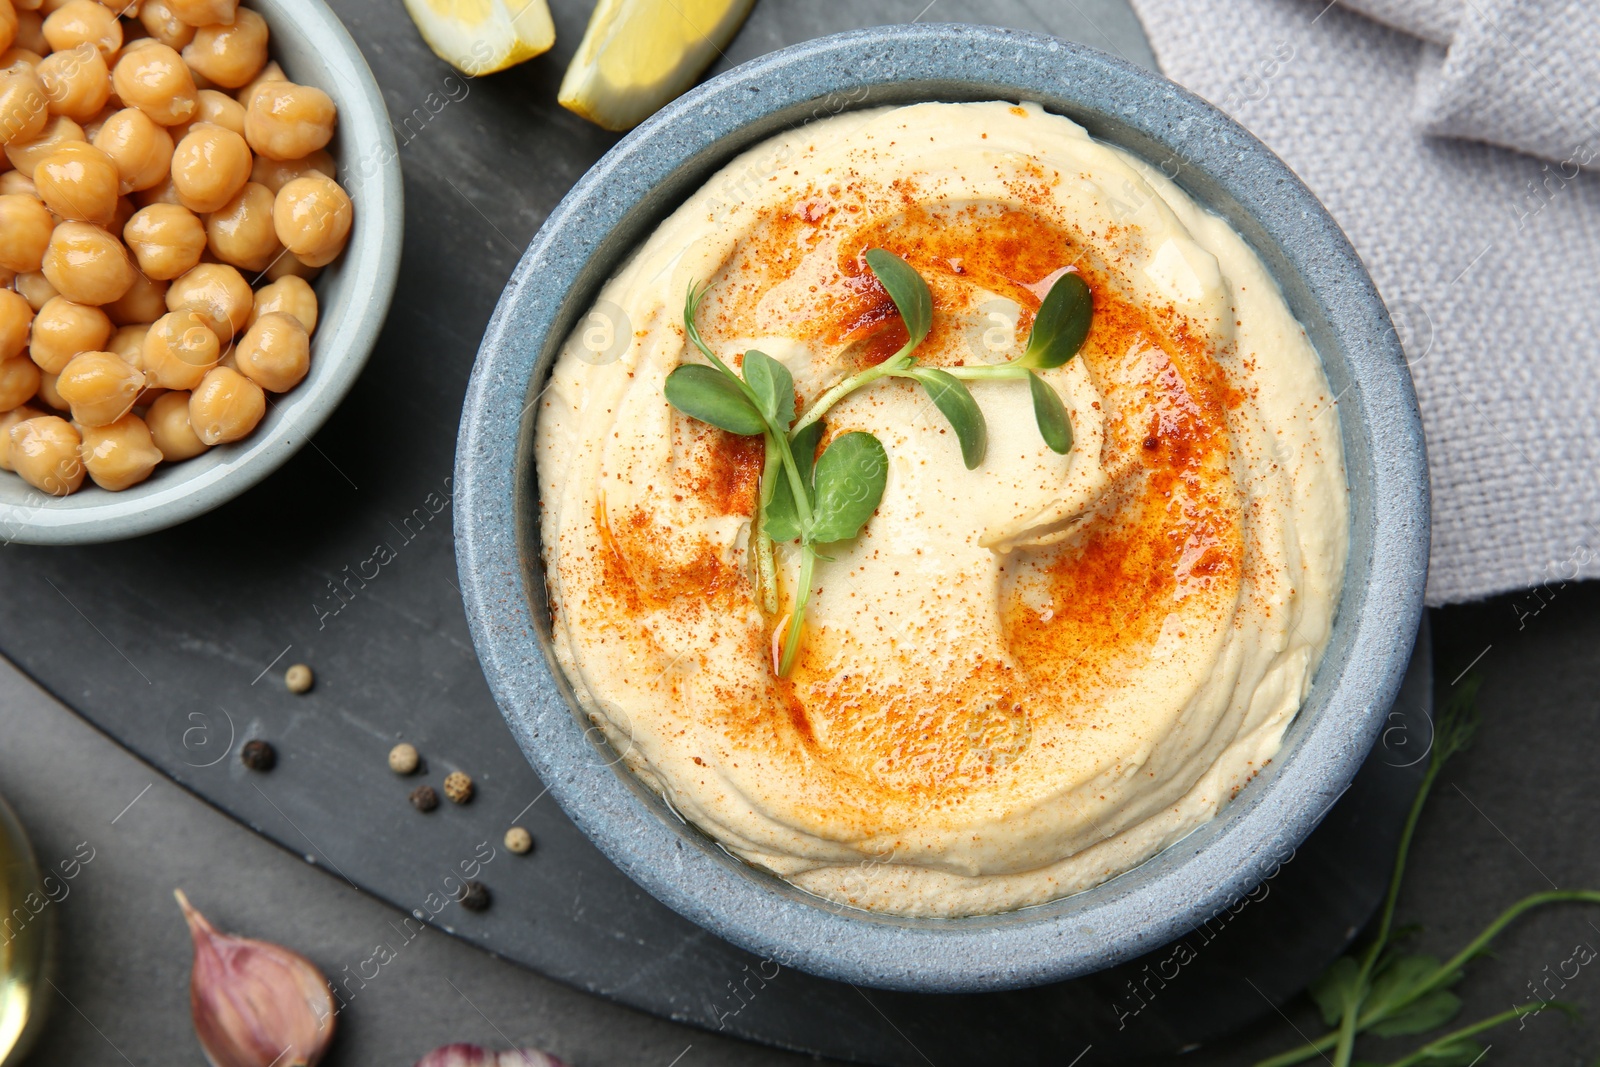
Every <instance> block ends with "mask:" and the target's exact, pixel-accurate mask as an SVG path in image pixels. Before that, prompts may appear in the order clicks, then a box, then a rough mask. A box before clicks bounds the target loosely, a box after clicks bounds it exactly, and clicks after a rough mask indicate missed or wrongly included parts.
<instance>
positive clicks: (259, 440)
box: [0, 0, 404, 545]
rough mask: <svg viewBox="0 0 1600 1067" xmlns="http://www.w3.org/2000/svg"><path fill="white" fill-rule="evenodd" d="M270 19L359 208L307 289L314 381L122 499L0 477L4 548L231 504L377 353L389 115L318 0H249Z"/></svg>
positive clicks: (386, 254)
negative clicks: (51, 492) (50, 492)
mask: <svg viewBox="0 0 1600 1067" xmlns="http://www.w3.org/2000/svg"><path fill="white" fill-rule="evenodd" d="M246 6H247V7H251V8H254V9H255V10H256V11H258V12H260V14H261V16H262V17H263V18H265V19H266V20H267V27H268V29H269V30H270V31H271V35H272V46H271V47H272V58H274V59H275V60H277V61H278V63H279V64H280V65H281V66H282V67H283V69H284V73H286V74H288V75H289V77H290V78H292V79H293V80H295V81H298V82H302V83H304V84H307V85H315V86H316V87H317V88H319V89H321V90H323V91H324V92H326V93H327V94H328V95H329V96H331V97H333V102H334V103H335V104H336V105H338V108H339V123H338V126H337V127H336V128H335V132H334V138H333V143H332V144H330V145H329V146H328V150H329V151H330V152H332V153H333V156H334V158H335V159H336V160H338V162H339V181H340V184H342V185H343V186H344V187H345V189H346V191H348V192H349V193H350V196H351V198H352V199H353V200H354V202H355V217H354V219H353V221H352V224H351V229H350V242H349V244H348V245H347V246H346V247H345V251H344V254H343V255H341V256H340V257H339V258H338V259H337V260H335V261H334V262H333V263H332V264H330V265H329V266H328V267H327V268H326V269H325V270H323V272H322V273H321V274H320V275H319V276H318V277H317V280H316V281H315V282H314V283H313V285H314V286H315V288H316V291H317V302H318V304H319V306H320V307H319V315H318V320H317V330H316V333H315V334H314V335H313V336H312V339H311V372H310V373H309V374H308V375H307V376H306V379H305V381H303V382H301V383H300V384H299V385H297V386H296V387H295V388H294V389H292V390H290V391H289V392H287V393H283V394H281V395H274V394H270V393H269V394H268V398H267V414H266V417H265V418H263V419H262V420H261V425H260V426H258V427H256V430H255V432H254V433H252V434H251V435H250V436H249V437H246V438H245V439H244V440H242V441H238V442H236V443H234V444H231V445H221V446H218V447H216V448H213V449H211V450H210V451H209V452H206V453H204V454H203V455H200V456H197V457H195V458H194V459H190V460H185V461H184V462H182V463H163V464H161V465H160V466H159V467H157V468H156V470H155V473H154V474H152V475H151V476H150V478H149V479H148V480H147V481H144V482H142V483H140V484H139V485H136V486H134V487H133V488H131V489H125V490H123V491H122V492H119V493H112V492H107V491H106V490H104V489H101V488H100V487H98V486H96V485H95V484H94V483H93V482H91V481H88V480H87V479H86V480H85V481H84V486H83V488H82V489H80V490H79V491H78V492H76V493H74V494H73V495H71V496H68V497H51V496H46V495H45V494H43V493H40V492H39V491H37V490H36V489H33V488H32V487H31V486H29V485H28V484H27V483H26V482H24V481H23V480H22V479H21V478H18V477H17V476H16V475H14V474H10V473H7V472H3V471H0V542H10V541H22V542H26V543H30V544H58V545H64V544H83V543H87V542H95V541H119V540H122V539H123V538H125V537H136V536H138V535H139V534H145V533H150V532H151V531H153V530H161V529H165V528H166V527H168V526H175V525H177V524H178V523H180V522H183V521H185V520H187V519H192V518H194V517H195V516H196V515H202V514H204V513H205V512H207V511H210V510H211V509H212V508H215V507H217V506H218V505H220V504H223V503H225V502H226V501H228V500H231V499H233V498H234V497H236V496H238V495H239V494H240V493H242V492H244V491H245V490H246V489H248V488H250V487H251V486H252V485H254V484H256V483H257V482H259V481H261V479H263V478H265V477H266V476H267V475H269V474H271V473H272V472H273V471H275V470H277V469H278V467H280V466H282V465H283V463H284V462H285V461H286V460H288V458H289V457H290V456H292V455H294V454H295V452H296V451H297V450H298V449H299V448H300V446H301V445H303V444H305V443H306V441H307V440H308V439H309V438H310V436H311V435H312V434H314V433H316V432H317V429H318V427H320V426H321V425H322V424H323V422H325V421H326V420H327V418H328V416H329V415H331V414H332V413H333V409H334V408H336V407H338V406H339V401H341V400H343V399H344V395H345V394H346V393H347V392H349V391H350V386H351V385H353V384H354V383H355V380H356V376H357V375H358V374H360V373H361V368H362V367H363V366H364V365H365V364H366V362H367V356H368V355H370V354H371V352H372V346H373V345H374V344H376V343H377V340H378V331H379V330H380V329H382V327H383V319H384V316H385V315H386V314H387V313H388V310H389V299H390V297H392V296H393V295H394V286H395V279H396V278H397V277H398V275H399V272H400V235H401V230H402V227H403V225H404V212H403V210H402V192H401V185H400V163H399V156H398V153H397V151H396V149H395V142H394V133H393V131H392V130H391V129H390V127H389V112H388V110H387V109H386V108H385V107H384V104H383V95H382V94H381V93H380V92H379V91H378V83H377V81H376V80H374V79H373V77H372V71H371V70H370V69H368V67H367V61H366V60H365V59H363V58H362V57H361V52H360V50H359V49H358V48H356V43H355V41H353V40H351V39H350V34H349V33H348V32H347V31H346V30H345V28H344V25H343V24H342V23H340V21H339V18H338V16H336V15H335V14H334V13H333V11H332V9H330V8H329V7H328V6H327V5H326V4H324V3H322V2H321V0H249V2H248V3H247V4H246Z"/></svg>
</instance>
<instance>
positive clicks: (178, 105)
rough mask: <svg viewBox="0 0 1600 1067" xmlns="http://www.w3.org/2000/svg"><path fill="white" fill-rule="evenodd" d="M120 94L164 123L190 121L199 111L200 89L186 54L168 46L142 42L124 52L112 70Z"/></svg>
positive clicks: (163, 124)
mask: <svg viewBox="0 0 1600 1067" xmlns="http://www.w3.org/2000/svg"><path fill="white" fill-rule="evenodd" d="M111 82H112V85H113V87H114V88H115V89H116V91H117V97H118V99H120V100H121V101H122V103H123V105H124V106H126V107H136V108H138V109H139V110H140V111H143V112H144V113H145V114H146V115H149V116H150V117H151V118H152V119H154V120H155V121H156V123H157V124H158V125H161V126H176V125H177V124H178V123H180V122H188V121H189V120H190V119H192V118H194V116H195V112H196V111H197V110H199V107H200V101H199V99H198V95H197V94H198V93H199V90H198V89H196V88H195V84H194V76H193V75H191V74H190V73H189V68H188V66H187V65H186V64H185V63H184V62H183V57H182V56H180V55H178V53H177V52H174V51H173V50H172V49H171V48H169V47H168V46H167V45H164V44H160V43H155V44H146V45H141V46H140V47H138V48H136V49H134V50H133V51H131V52H126V53H124V54H123V56H122V58H121V59H118V60H117V68H116V70H114V71H112V73H111Z"/></svg>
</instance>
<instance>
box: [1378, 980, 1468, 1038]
mask: <svg viewBox="0 0 1600 1067" xmlns="http://www.w3.org/2000/svg"><path fill="white" fill-rule="evenodd" d="M1460 1010H1461V998H1460V997H1458V996H1456V995H1455V994H1454V993H1452V992H1450V991H1449V990H1448V989H1437V990H1434V991H1433V992H1432V993H1429V994H1428V995H1427V996H1425V997H1422V998H1420V999H1418V1000H1417V1001H1416V1002H1415V1003H1413V1004H1407V1005H1406V1006H1405V1007H1404V1008H1401V1009H1400V1010H1399V1011H1397V1012H1395V1013H1394V1014H1393V1015H1390V1016H1389V1017H1388V1018H1386V1019H1381V1020H1379V1021H1378V1022H1375V1023H1373V1024H1372V1026H1371V1027H1369V1030H1370V1032H1372V1033H1374V1034H1376V1035H1378V1036H1379V1037H1401V1036H1404V1035H1406V1034H1421V1033H1425V1032H1427V1031H1429V1030H1434V1029H1437V1028H1438V1027H1441V1026H1443V1025H1444V1024H1445V1023H1447V1022H1449V1021H1450V1020H1451V1019H1454V1018H1455V1017H1456V1014H1457V1013H1458V1012H1459V1011H1460Z"/></svg>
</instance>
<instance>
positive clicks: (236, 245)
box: [206, 182, 283, 272]
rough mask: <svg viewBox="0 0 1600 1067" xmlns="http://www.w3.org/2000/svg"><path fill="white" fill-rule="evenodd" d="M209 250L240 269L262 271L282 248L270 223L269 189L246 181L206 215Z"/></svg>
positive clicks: (270, 203)
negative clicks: (226, 200)
mask: <svg viewBox="0 0 1600 1067" xmlns="http://www.w3.org/2000/svg"><path fill="white" fill-rule="evenodd" d="M206 235H207V237H208V238H209V240H210V247H211V254H212V255H214V256H216V257H217V258H218V259H220V260H222V261H223V262H224V263H231V264H233V265H234V266H235V267H238V268H240V269H241V270H247V271H257V272H259V271H263V270H266V269H267V267H268V266H270V265H271V263H272V261H273V259H274V258H275V257H276V256H277V255H278V253H279V252H281V251H282V250H283V246H282V245H281V244H279V243H278V234H277V231H276V230H275V229H274V228H273V224H272V193H271V192H270V191H269V190H268V189H267V187H266V186H264V185H256V184H255V183H254V182H250V183H247V184H246V185H245V187H244V188H243V189H240V190H239V195H238V196H235V197H234V198H233V199H232V200H230V201H228V202H227V203H226V204H224V205H223V206H222V208H221V209H219V210H217V211H213V212H212V213H211V215H210V216H209V217H208V218H207V219H206Z"/></svg>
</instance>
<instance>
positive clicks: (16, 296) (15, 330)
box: [0, 289, 33, 359]
mask: <svg viewBox="0 0 1600 1067" xmlns="http://www.w3.org/2000/svg"><path fill="white" fill-rule="evenodd" d="M32 326H33V308H32V307H30V306H29V305H28V301H27V300H25V299H24V298H23V296H22V294H21V293H14V292H12V291H11V290H10V289H0V359H12V358H14V357H16V356H19V355H21V354H22V350H23V349H24V348H26V347H27V346H28V331H29V329H30V328H31V327H32Z"/></svg>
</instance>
